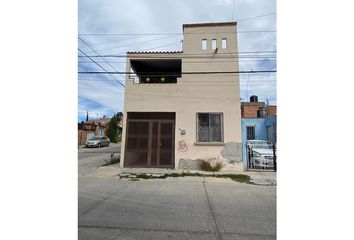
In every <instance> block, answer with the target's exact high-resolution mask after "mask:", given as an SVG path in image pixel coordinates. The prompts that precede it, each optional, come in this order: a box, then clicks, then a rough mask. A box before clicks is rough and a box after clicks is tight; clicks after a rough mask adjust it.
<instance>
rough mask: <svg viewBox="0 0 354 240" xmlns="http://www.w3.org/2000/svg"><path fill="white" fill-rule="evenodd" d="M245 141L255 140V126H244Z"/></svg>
mask: <svg viewBox="0 0 354 240" xmlns="http://www.w3.org/2000/svg"><path fill="white" fill-rule="evenodd" d="M246 132H247V140H255V139H256V134H255V126H246Z"/></svg>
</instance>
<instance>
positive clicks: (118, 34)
mask: <svg viewBox="0 0 354 240" xmlns="http://www.w3.org/2000/svg"><path fill="white" fill-rule="evenodd" d="M274 32H276V30H253V31H252V30H251V31H237V33H274ZM214 33H217V34H222V33H236V32H189V33H79V35H87V36H90V35H112V36H114V35H117V36H126V35H131V36H139V35H151V36H152V35H186V34H214Z"/></svg>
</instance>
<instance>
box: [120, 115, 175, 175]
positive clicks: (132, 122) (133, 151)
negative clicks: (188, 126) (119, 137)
mask: <svg viewBox="0 0 354 240" xmlns="http://www.w3.org/2000/svg"><path fill="white" fill-rule="evenodd" d="M174 133H175V126H174V120H159V119H150V120H145V119H128V121H127V138H126V148H125V161H124V166H125V167H162V168H174Z"/></svg>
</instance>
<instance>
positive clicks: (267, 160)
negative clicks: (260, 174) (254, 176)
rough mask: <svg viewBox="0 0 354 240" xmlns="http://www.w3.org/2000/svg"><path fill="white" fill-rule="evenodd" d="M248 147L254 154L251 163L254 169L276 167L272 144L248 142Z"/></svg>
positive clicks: (261, 141) (262, 141) (255, 141)
mask: <svg viewBox="0 0 354 240" xmlns="http://www.w3.org/2000/svg"><path fill="white" fill-rule="evenodd" d="M246 146H247V148H248V149H249V150H250V151H251V152H252V156H251V163H252V165H253V167H254V168H273V167H274V154H273V144H272V142H269V141H265V140H247V141H246Z"/></svg>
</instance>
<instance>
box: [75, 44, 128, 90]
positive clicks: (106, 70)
mask: <svg viewBox="0 0 354 240" xmlns="http://www.w3.org/2000/svg"><path fill="white" fill-rule="evenodd" d="M78 50H79V51H80V52H81V53H82V54H84V55H85V56H86V57H87V58H89V59H90V60H91V61H92V62H94V63H95V64H96V65H97V66H99V67H100V68H101V69H102V70H103V71H105V72H106V73H108V72H107V70H106V69H105V68H103V67H102V66H101V65H100V64H98V63H97V62H96V61H95V60H93V59H92V58H91V57H90V56H88V55H86V53H84V52H83V51H82V50H81V49H80V48H78ZM108 74H109V75H110V76H111V77H112V78H113V79H114V80H115V81H116V82H117V83H119V84H120V85H121V86H122V87H125V86H124V84H122V83H121V82H120V81H118V80H117V79H116V78H115V77H114V76H112V75H111V74H110V73H108Z"/></svg>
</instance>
